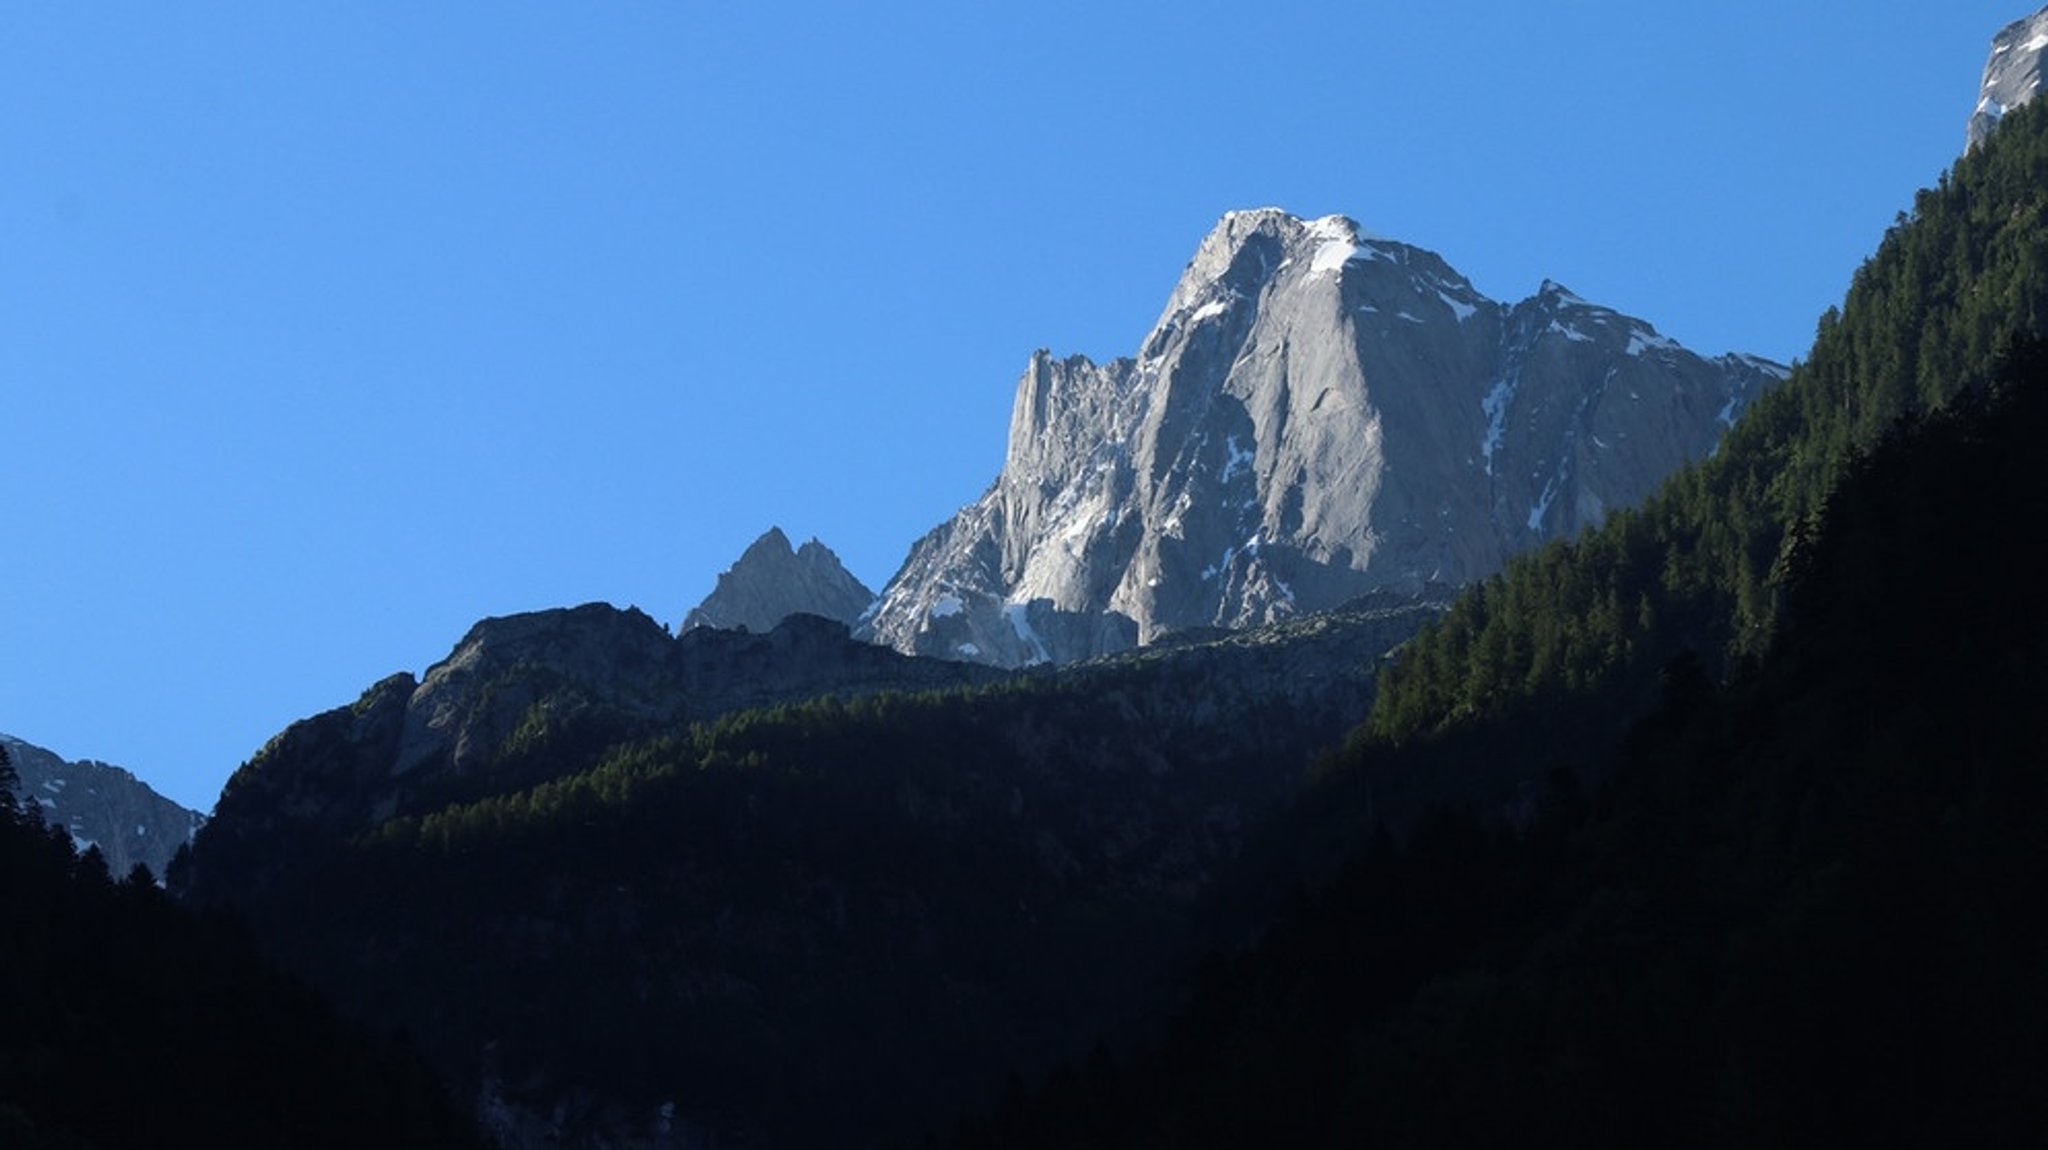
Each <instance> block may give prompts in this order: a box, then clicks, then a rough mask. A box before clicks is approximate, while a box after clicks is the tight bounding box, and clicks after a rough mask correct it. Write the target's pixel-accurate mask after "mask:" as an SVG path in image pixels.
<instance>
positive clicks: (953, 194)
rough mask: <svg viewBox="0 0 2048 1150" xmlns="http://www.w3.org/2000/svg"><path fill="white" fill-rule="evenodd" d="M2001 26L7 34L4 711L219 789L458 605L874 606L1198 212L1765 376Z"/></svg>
mask: <svg viewBox="0 0 2048 1150" xmlns="http://www.w3.org/2000/svg"><path fill="white" fill-rule="evenodd" d="M2029 10H2030V8H2029V6H2028V5H2027V4H2026V3H2021V2H2013V0H2001V2H1998V3H1987V2H1982V0H1946V2H1944V3H1940V4H1930V3H1926V2H1924V0H1916V2H1911V3H1907V2H1895V0H1887V2H1865V3H1856V4H1850V3H1835V2H1818V3H1816V2H1805V0H1802V2H1800V3H1785V2H1784V0H1771V2H1768V3H1764V2H1752V0H1734V2H1727V0H1723V2H1717V3H1695V4H1687V5H1683V6H1680V5H1644V4H1640V3H1618V2H1604V0H1603V2H1588V3H1575V4H1529V3H1526V2H1521V3H1492V2H1485V3H1468V4H1423V3H1400V4H1383V3H1318V2H1298V0H1260V2H1259V3H1238V4H1218V3H1202V2H1199V0H1175V2H1173V3H1116V2H1113V0H1112V2H1105V0H1093V2H1090V3H1067V2H1064V0H1054V2H1041V3H1035V4H1030V5H1000V6H999V5H989V6H986V7H984V6H978V5H960V4H943V5H942V4H906V3H887V2H879V3H873V4H864V5H853V4H841V3H831V4H825V3H802V4H795V3H777V2H773V0H768V2H759V3H748V4H730V3H720V4H711V3H701V2H683V0H670V2H663V3H654V2H639V3H592V4H577V5H563V4H539V3H522V2H514V3H505V4H491V5H483V4H458V3H448V4H399V3H375V4H372V3H336V4H322V5H299V4H277V3H260V4H259V3H246V4H208V3H193V4H163V3H149V4H142V3H105V4H61V3H54V2H47V3H45V2H33V0H25V2H22V3H15V4H9V5H7V6H6V7H5V8H4V9H0V435H4V440H0V443H4V448H0V540H4V545H5V551H4V559H0V730H5V731H7V732H9V733H11V734H15V735H18V736H20V737H22V738H26V739H28V740H29V741H31V742H35V743H40V744H42V745H45V746H48V747H50V748H51V749H53V750H56V751H57V752H59V753H60V754H63V755H65V756H67V757H73V758H76V757H94V758H100V759H106V760H111V761H114V762H118V763H120V764H122V765H125V766H128V767H130V768H131V769H133V770H135V771H136V772H137V773H138V774H140V775H142V776H143V777H144V778H145V779H147V780H149V781H151V782H152V783H154V784H155V785H157V786H158V787H159V789H161V790H163V791H165V792H166V793H168V794H169V795H171V796H172V797H173V798H176V799H178V800H180V801H182V802H185V803H187V804H190V805H194V806H199V807H202V808H204V807H208V806H210V805H211V803H212V800H213V798H214V796H215V795H216V794H217V792H218V790H219V787H220V784H221V782H222V781H223V780H224V779H225V778H226V777H227V775H228V774H229V773H230V772H231V771H232V770H233V769H234V768H235V767H236V766H237V765H238V764H239V763H240V762H241V761H243V760H244V759H246V758H247V757H248V756H249V755H251V754H252V753H253V752H254V751H255V750H256V749H257V748H258V747H259V746H261V745H262V744H263V742H264V741H265V740H267V739H268V738H269V737H270V736H271V735H273V734H275V733H276V732H277V731H279V730H281V729H283V727H284V726H285V725H286V724H288V723H290V722H291V721H292V720H294V719H297V718H301V717H304V716H306V715H310V714H313V713H315V712H317V711H321V710H324V709H327V708H329V707H334V706H338V705H342V704H345V703H348V702H350V701H352V700H353V699H354V698H355V696H356V695H357V693H358V692H359V691H360V690H361V689H362V688H363V687H365V686H367V685H368V684H369V683H371V682H372V681H374V680H376V679H378V678H380V677H382V676H384V675H386V674H389V673H391V672H393V671H397V670H412V671H415V672H417V671H420V670H423V669H424V668H425V667H426V666H428V665H429V664H431V663H432V662H434V661H435V660H437V659H439V658H440V657H441V656H442V655H444V654H446V652H447V651H448V649H449V648H450V646H452V645H453V644H454V642H455V641H456V640H457V639H458V638H459V637H460V636H461V635H462V633H463V631H464V630H466V629H467V628H468V626H469V625H470V623H471V622H473V621H474V620H476V619H478V618H480V617H482V616H486V615H495V614H505V613H509V612H515V611H523V610H531V609H537V608H543V607H550V606H566V605H572V604H576V603H581V602H586V601H590V600H608V601H610V602H613V603H616V604H619V605H621V606H624V605H628V604H631V605H637V606H639V607H641V608H642V609H644V610H646V611H648V612H649V613H650V614H653V615H654V616H656V617H657V618H659V619H662V620H664V621H667V622H669V623H671V624H673V623H674V622H675V621H676V620H677V619H679V618H680V617H681V615H682V614H683V613H684V612H685V611H686V610H687V609H688V608H689V607H691V606H692V605H694V603H695V602H696V601H697V600H698V599H699V598H701V597H702V596H703V595H704V594H705V593H707V592H708V591H709V590H710V588H711V585H712V582H713V580H714V578H715V577H716V575H717V573H718V572H719V571H720V570H721V569H722V568H724V567H725V566H726V565H727V564H729V563H730V562H731V561H732V560H733V559H734V558H735V557H736V556H737V555H738V554H739V552H740V550H741V549H742V548H743V547H745V545H746V544H747V543H748V542H749V541H751V540H752V539H753V538H754V537H755V536H756V535H758V534H759V533H760V532H761V531H762V530H764V529H766V528H767V527H768V526H769V525H771V524H780V525H781V526H783V527H784V528H785V529H787V530H788V531H789V532H790V534H791V535H792V536H794V537H795V538H797V539H799V540H801V539H802V538H805V537H807V536H811V535H817V536H820V537H822V538H823V539H824V540H825V541H826V542H827V543H829V544H831V545H832V546H833V547H834V548H835V549H837V550H838V551H839V553H840V554H841V555H842V556H843V557H844V558H845V559H846V561H847V563H848V564H849V566H851V567H852V568H853V570H854V571H855V573H856V574H858V575H860V576H861V577H862V578H863V579H865V580H866V581H868V582H869V583H870V584H872V585H876V586H879V585H880V583H881V582H882V581H884V580H886V579H887V578H888V577H889V575H890V574H892V573H893V572H894V570H895V568H896V565H897V564H898V563H899V562H900V561H901V559H902V558H903V555H904V553H905V552H906V550H907V549H908V547H909V545H910V544H911V542H912V541H913V540H914V539H916V538H917V537H918V536H919V535H920V534H922V533H923V532H924V531H926V530H928V529H930V528H931V527H933V526H934V525H936V524H937V523H938V522H940V521H941V520H942V519H943V518H945V517H946V516H947V515H949V514H950V513H951V512H952V511H953V510H954V509H956V508H957V507H959V506H960V505H961V504H963V503H967V502H969V501H971V500H973V499H974V498H975V497H976V496H978V495H979V494H980V492H981V491H982V490H983V488H984V487H985V486H986V485H987V484H988V482H989V481H990V480H991V479H993V478H994V476H995V474H996V471H997V468H998V466H999V464H1000V462H1001V457H1002V449H1003V442H1004V435H1005V424H1006V421H1007V419H1008V415H1009V408H1010V399H1011V392H1012V388H1013V386H1014V384H1015V380H1016V376H1017V373H1018V372H1019V371H1020V370H1021V369H1022V367H1023V366H1024V363H1025V360H1026V358H1027V357H1028V356H1029V354H1030V353H1031V351H1032V350H1033V349H1034V348H1038V347H1049V348H1051V349H1053V350H1055V351H1057V352H1060V353H1069V352H1083V353H1087V354H1089V355H1093V356H1096V357H1102V358H1106V357H1110V356H1114V355H1119V354H1127V353H1130V352H1132V351H1134V350H1135V349H1136V348H1137V346H1138V343H1139V341H1140V339H1141V338H1142V336H1143V335H1144V333H1145V331H1146V329H1147V328H1148V327H1149V326H1150V324H1151V323H1152V321H1153V320H1154V319H1155V318H1156V317H1157V315H1158V312H1159V309H1160V308H1161V307H1162V306H1163V305H1164V303H1165V300H1166V294H1167V291H1168V289H1169V288H1170V287H1171V286H1172V284H1173V281H1174V279H1175V277H1176V276H1177V275H1178V273H1179V271H1180V269H1181V267H1182V265H1183V264H1184V263H1185V262H1186V261H1187V259H1188V257H1189V256H1190V255H1191V254H1192V253H1193V251H1194V248H1195V245H1196V243H1197V242H1198V241H1199V240H1200V239H1201V237H1202V235H1203V233H1204V232H1206V231H1207V230H1208V228H1209V227H1210V225H1211V224H1212V223H1213V222H1214V221H1215V219H1216V217H1217V216H1219V215H1220V214H1221V213H1222V212H1224V211H1225V210H1228V209H1231V208H1242V207H1255V206H1262V205H1269V204H1270V205H1277V206H1280V207H1284V208H1287V209H1289V210H1291V211H1294V212H1297V213H1301V214H1304V215H1321V214H1326V213H1333V212H1334V213H1343V214H1346V215H1350V216H1352V217H1354V218H1356V219H1358V220H1359V221H1360V222H1361V223H1362V224H1364V225H1365V226H1366V227H1368V228H1370V229H1372V230H1374V231H1376V232H1379V233H1381V234H1384V235H1389V236H1393V237H1396V238H1399V239H1404V240H1407V241H1409V242H1412V243H1416V244H1420V245H1422V246H1424V247H1428V248H1431V249H1434V250H1436V251H1438V252H1440V253H1441V254H1442V255H1443V256H1444V257H1445V258H1446V259H1448V260H1449V261H1450V262H1451V263H1452V265H1453V266H1455V267H1457V268H1459V269H1460V270H1462V271H1463V272H1465V273H1466V274H1467V275H1468V276H1470V277H1471V278H1472V279H1473V281H1474V282H1475V284H1476V285H1477V286H1478V287H1479V288H1480V289H1481V290H1482V291H1485V292H1487V293H1488V294H1490V295H1493V296H1494V297H1496V298H1501V299H1518V298H1520V297H1522V296H1524V295H1526V294H1528V293H1530V292H1532V291H1534V290H1535V288H1536V286H1537V285H1538V283H1539V282H1540V281H1541V280H1542V279H1544V278H1545V277H1550V278H1554V279H1557V280H1559V281H1561V282H1563V283H1565V284H1567V285H1569V286H1570V287H1571V288H1572V289H1573V290H1575V291H1577V292H1578V293H1579V294H1581V295H1583V296H1586V297H1588V298H1590V299H1593V300H1595V301H1597V302H1601V303H1606V304H1609V305H1611V306H1614V307H1617V308H1620V309H1622V310H1624V311H1627V312H1630V313H1632V314H1635V315H1639V316H1642V317H1643V318H1646V319H1648V320H1650V321H1651V322H1652V323H1654V324H1656V325H1657V326H1658V327H1659V328H1660V329H1661V330H1663V331H1665V332H1666V333H1667V334H1670V335H1672V336H1674V337H1676V338H1678V339H1679V340H1681V341H1683V342H1685V343H1686V344H1688V345H1690V346H1692V347H1694V348H1696V349H1698V350H1702V351H1706V352H1709V353H1715V352H1721V351H1730V350H1742V351H1753V352H1757V353H1760V354H1764V355H1770V356H1774V357H1778V358H1784V359H1789V358H1792V357H1796V356H1800V355H1803V354H1804V352H1805V349H1806V345H1807V342H1808V339H1809V337H1810V336H1811V334H1812V331H1813V325H1814V321H1815V318H1816V317H1817V315H1818V314H1819V312H1820V311H1821V310H1822V309H1823V308H1825V307H1827V306H1828V305H1829V304H1831V303H1835V302H1838V301H1839V299H1840V297H1841V293H1842V291H1843V289H1844V287H1845V286H1846V285H1847V283H1848V279H1849V276H1850V274H1851V272H1852V271H1853V270H1854V269H1855V267H1856V265H1857V263H1858V262H1859V261H1860V260H1861V259H1862V258H1863V257H1864V256H1866V255H1867V254H1869V252H1870V251H1871V250H1872V248H1873V247H1874V246H1875V244H1876V243H1877V241H1878V239H1879V237H1880V236H1881V235H1882V234H1883V231H1884V229H1885V228H1886V226H1888V225H1889V224H1890V223H1891V222H1892V219H1893V217H1894V215H1895V213H1897V212H1898V211H1899V210H1901V209H1903V208H1905V207H1907V206H1908V205H1909V204H1910V197H1911V194H1912V192H1913V190H1914V189H1915V188H1917V187H1920V186H1923V185H1926V184H1929V183H1931V182H1932V181H1933V180H1934V179H1935V177H1936V176H1937V174H1938V173H1939V172H1940V171H1941V170H1942V168H1943V167H1944V166H1946V165H1947V164H1948V163H1949V162H1950V161H1951V160H1952V159H1953V158H1954V157H1955V155H1956V153H1957V152H1958V150H1959V149H1960V147H1961V144H1962V141H1963V129H1964V122H1965V120H1966V119H1967V117H1968V115H1969V113H1970V110H1971V105H1972V103H1973V101H1974V98H1975V92H1976V84H1977V79H1978V75H1979V72H1980V70H1981V69H1982V67H1983V64H1984V59H1985V56H1986V54H1987V52H1988V50H1989V45H1990V39H1991V36H1992V34H1993V33H1994V32H1995V31H1996V30H1997V29H1998V28H1999V27H2001V26H2002V25H2004V24H2005V23H2007V22H2009V21H2011V20H2014V19H2017V18H2019V17H2021V16H2024V15H2026V14H2027V12H2028V11H2029Z"/></svg>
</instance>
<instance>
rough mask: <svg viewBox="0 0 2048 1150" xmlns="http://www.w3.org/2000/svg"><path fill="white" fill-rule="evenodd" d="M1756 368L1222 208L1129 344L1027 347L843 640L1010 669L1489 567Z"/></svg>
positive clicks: (1260, 215)
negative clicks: (1019, 375)
mask: <svg viewBox="0 0 2048 1150" xmlns="http://www.w3.org/2000/svg"><path fill="white" fill-rule="evenodd" d="M1778 377H1779V374H1778V372H1774V371H1766V370H1764V369H1763V367H1761V366H1759V365H1757V364H1752V363H1750V362H1748V361H1744V360H1719V361H1708V360H1705V359H1702V358H1701V357H1699V356H1696V355H1693V354H1691V353H1690V352H1686V351H1685V350H1684V349H1683V348H1681V347H1679V346H1678V344H1677V343H1676V342H1675V341H1673V340H1670V339H1668V338H1665V337H1663V336H1660V335H1658V334H1657V333H1656V330H1655V329H1654V328H1653V327H1651V326H1650V325H1649V324H1647V323H1644V322H1642V321H1640V320H1634V319H1631V318H1630V317H1627V316H1624V315H1622V314H1620V313H1619V312H1616V311H1614V310H1613V309H1610V308H1605V307H1600V306H1598V305H1595V304H1591V303H1588V302H1587V301H1585V300H1583V299H1581V298H1580V297H1578V296H1577V295H1575V294H1573V293H1572V292H1570V291H1568V290H1567V289H1566V288H1565V287H1564V286H1563V285H1561V284H1558V283H1556V282H1554V281H1546V282H1545V283H1544V285H1543V288H1542V290H1541V291H1540V292H1539V294H1538V296H1537V297H1535V298H1534V299H1532V300H1529V301H1524V303H1522V304H1517V305H1514V306H1513V307H1506V306H1503V305H1502V304H1500V303H1498V302H1496V301H1494V300H1491V299H1488V298H1487V297H1486V296H1485V295H1483V294H1481V293H1480V292H1479V291H1478V290H1477V289H1476V288H1474V287H1473V286H1472V284H1471V282H1470V281H1468V280H1467V279H1466V278H1465V277H1464V276H1462V275H1460V274H1459V273H1458V272H1457V271H1456V270H1454V269H1453V268H1451V266H1450V265H1449V264H1447V263H1445V262H1444V261H1443V260H1442V258H1441V257H1439V256H1437V255H1436V254H1435V253H1433V252H1430V251H1427V250H1425V249H1422V248H1419V247H1415V246H1413V245H1411V244H1405V243H1400V242H1398V241H1394V240H1388V239H1383V238H1380V237H1376V236H1373V235H1372V234H1371V233H1370V232H1367V231H1365V230H1364V229H1362V228H1360V227H1359V226H1358V224H1357V223H1356V222H1355V221H1353V220H1352V219H1350V218H1348V217H1345V216H1335V215H1332V216H1323V217H1320V218H1317V219H1312V220H1304V219H1301V218H1300V217H1298V216H1294V215H1292V214H1289V213H1287V212H1284V211H1281V210H1279V209H1277V208H1260V209H1255V210H1251V211H1242V212H1231V213H1228V214H1226V215H1225V216H1224V217H1223V218H1222V219H1221V221H1219V222H1218V223H1217V225H1216V226H1215V227H1214V228H1213V229H1211V230H1210V232H1209V233H1208V235H1206V236H1205V237H1203V239H1202V241H1201V244H1200V246H1199V247H1198V249H1197V251H1196V252H1195V256H1194V258H1193V259H1192V260H1190V261H1189V262H1188V264H1187V268H1186V270H1185V271H1184V272H1183V273H1182V274H1181V278H1180V282H1179V283H1178V284H1177V285H1176V286H1175V288H1174V291H1173V295H1172V297H1171V299H1170V300H1169V302H1168V304H1167V306H1166V309H1165V311H1164V312H1163V313H1162V314H1161V316H1160V319H1159V322H1158V324H1157V325H1156V326H1155V327H1154V328H1153V330H1152V332H1151V333H1150V334H1149V335H1148V336H1147V337H1146V339H1145V341H1144V343H1143V344H1142V345H1141V348H1140V350H1139V353H1138V355H1137V356H1136V357H1134V358H1130V359H1117V360H1114V361H1112V362H1110V363H1107V364H1102V365H1099V366H1098V365H1096V364H1093V363H1090V362H1088V361H1086V360H1080V359H1073V358H1070V359H1066V360H1059V359H1055V358H1054V357H1052V356H1051V355H1049V354H1043V353H1041V354H1039V355H1036V356H1034V357H1033V358H1032V361H1031V365H1030V367H1029V368H1027V370H1026V372H1025V375H1024V378H1023V379H1022V380H1020V381H1019V384H1018V389H1017V399H1016V403H1015V405H1014V408H1013V415H1012V419H1011V424H1010V439H1009V448H1008V453H1007V455H1006V458H1005V461H1004V466H1003V471H1002V474H1001V475H1000V476H999V477H998V479H997V481H996V483H995V485H994V486H992V487H991V488H990V489H989V491H988V493H987V494H986V495H984V496H983V497H982V499H981V500H980V501H979V502H977V503H975V504H973V505H971V506H969V507H967V508H965V509H963V510H962V511H961V513H960V514H959V515H958V516H957V517H955V519H954V520H953V521H952V522H950V523H947V524H944V525H942V526H941V527H940V528H938V529H937V530H935V531H933V532H932V533H931V534H929V535H927V536H926V537H925V538H924V539H923V540H921V541H919V543H918V544H917V545H916V546H915V547H914V548H913V549H912V552H911V555H910V557H909V558H908V560H906V562H905V563H904V566H903V568H902V570H901V571H899V572H898V573H897V575H896V577H895V578H894V579H893V580H891V582H890V584H889V586H888V587H886V588H884V590H883V593H882V598H881V600H880V601H879V603H877V605H876V606H875V608H874V611H873V613H872V614H871V615H870V616H869V617H868V618H867V619H866V620H865V622H864V623H863V624H862V633H863V634H864V635H866V636H867V637H870V638H873V639H875V640H878V641H880V642H883V643H887V644H889V645H891V646H894V647H896V648H898V649H899V650H903V651H908V652H915V653H919V654H929V655H936V656H940V657H943V658H954V659H971V660H977V661H984V662H992V663H998V664H1002V665H1008V666H1016V665H1023V664H1029V663H1035V662H1047V661H1050V662H1064V661H1068V660H1071V659H1077V658H1087V657H1090V656H1094V655H1098V654H1103V653H1107V652H1113V651H1118V650H1123V649H1125V648H1128V647H1131V646H1134V645H1137V644H1141V643H1149V642H1152V641H1154V640H1157V639H1159V638H1161V637H1163V636H1166V635H1168V634H1171V633H1174V632H1177V631H1183V630H1186V629H1189V628H1198V627H1241V626H1247V625H1254V624H1260V623H1267V622H1273V621H1276V620H1279V619H1283V618H1286V617H1288V616H1292V615H1296V614H1301V613H1305V612H1310V611H1316V610H1320V609H1323V608H1326V607H1330V606H1334V605H1335V604H1338V603H1341V602H1344V601H1345V600H1347V599H1350V598H1353V597H1355V596H1358V595H1362V594H1366V593H1369V592H1373V591H1376V590H1383V589H1387V590H1395V591H1413V590H1415V589H1417V588H1421V587H1424V586H1428V585H1430V584H1433V583H1445V582H1449V583H1459V582H1464V581H1466V580H1469V579H1474V578H1478V577H1480V576H1483V575H1486V574H1489V573H1491V572H1492V571H1494V570H1496V569H1498V567H1499V566H1500V564H1501V563H1503V562H1504V561H1505V560H1506V558H1507V556H1509V555H1510V554H1513V553H1515V552H1516V551H1519V550H1521V549H1523V548H1526V547H1529V546H1533V545H1535V544H1537V543H1540V542H1542V541H1543V540H1545V539H1548V538H1553V537H1557V536H1561V535H1568V534H1570V533H1572V532H1574V531H1576V530H1577V529H1578V528H1579V527H1581V526H1583V525H1585V524H1587V523H1592V522H1597V521H1598V520H1599V519H1600V518H1601V517H1602V516H1603V515H1604V514H1605V513H1606V510H1607V509H1608V508H1610V507H1617V506H1624V505H1627V504H1630V503H1633V502H1635V501H1636V500H1638V499H1640V498H1642V497H1643V496H1644V495H1646V494H1648V493H1649V491H1650V490H1651V489H1652V488H1653V487H1654V485H1655V484H1656V483H1657V482H1658V481H1659V480H1661V479H1662V478H1663V477H1664V476H1665V475H1666V474H1667V473H1668V472H1670V471H1671V470H1672V469H1674V468H1676V467H1677V466H1678V465H1679V464H1680V463H1681V462H1683V461H1684V460H1686V459H1690V458H1697V457H1699V456H1702V455H1705V454H1706V453H1707V452H1709V451H1711V450H1712V449H1713V447H1714V445H1715V443H1716V441H1717V440H1718V437H1719V434H1720V432H1721V430H1722V428H1723V426H1724V424H1725V423H1726V422H1727V420H1729V419H1732V418H1733V417H1734V416H1735V415H1736V414H1739V412H1740V410H1741V408H1742V406H1743V405H1744V404H1746V403H1747V402H1748V401H1749V399H1750V398H1752V397H1754V396H1755V394H1756V393H1757V392H1758V391H1759V390H1761V389H1762V387H1764V386H1766V385H1767V384H1768V383H1769V382H1774V381H1775V380H1776V379H1777V378H1778Z"/></svg>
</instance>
